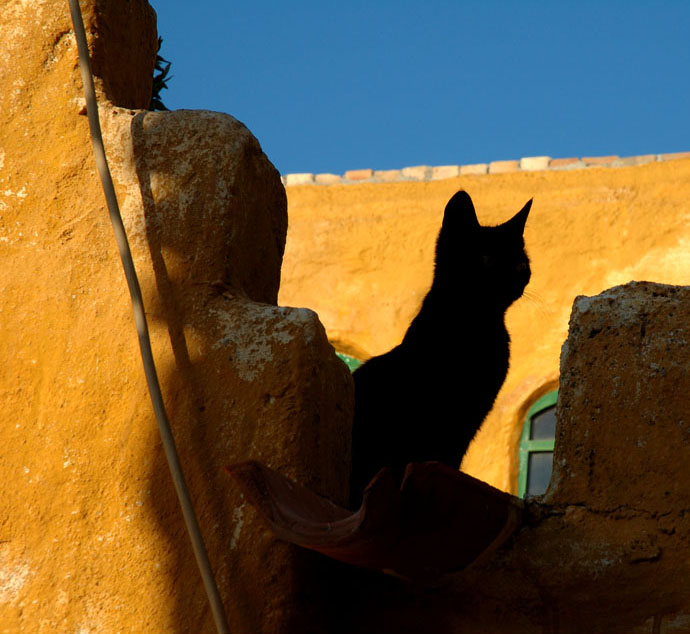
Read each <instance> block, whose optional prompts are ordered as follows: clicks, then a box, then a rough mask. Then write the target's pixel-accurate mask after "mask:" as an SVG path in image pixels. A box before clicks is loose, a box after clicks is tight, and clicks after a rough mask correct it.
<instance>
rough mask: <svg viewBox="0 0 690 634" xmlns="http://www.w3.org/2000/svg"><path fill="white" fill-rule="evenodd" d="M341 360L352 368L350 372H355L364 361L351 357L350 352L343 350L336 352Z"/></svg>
mask: <svg viewBox="0 0 690 634" xmlns="http://www.w3.org/2000/svg"><path fill="white" fill-rule="evenodd" d="M335 354H336V355H337V356H338V358H339V359H340V360H341V361H344V362H345V365H346V366H347V367H348V368H350V372H354V371H355V370H356V369H357V368H358V367H359V366H360V365H362V362H361V361H360V360H359V359H355V358H354V357H351V356H350V355H349V354H343V353H342V352H336V353H335Z"/></svg>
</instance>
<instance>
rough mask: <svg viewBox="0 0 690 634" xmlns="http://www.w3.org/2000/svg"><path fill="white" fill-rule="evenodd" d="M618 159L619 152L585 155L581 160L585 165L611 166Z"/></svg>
mask: <svg viewBox="0 0 690 634" xmlns="http://www.w3.org/2000/svg"><path fill="white" fill-rule="evenodd" d="M617 159H618V155H617V154H611V155H609V156H583V157H582V158H581V159H580V160H581V161H582V163H583V164H584V165H585V166H602V167H609V166H611V165H612V164H613V163H614V161H616V160H617Z"/></svg>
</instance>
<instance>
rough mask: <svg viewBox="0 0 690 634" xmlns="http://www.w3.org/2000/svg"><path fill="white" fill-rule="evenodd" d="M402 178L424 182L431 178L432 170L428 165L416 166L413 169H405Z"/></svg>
mask: <svg viewBox="0 0 690 634" xmlns="http://www.w3.org/2000/svg"><path fill="white" fill-rule="evenodd" d="M400 171H401V172H402V177H403V178H409V179H410V180H414V181H424V180H427V179H428V178H429V175H430V174H431V168H430V167H429V166H428V165H415V166H413V167H403V168H402V170H400Z"/></svg>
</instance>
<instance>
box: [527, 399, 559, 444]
mask: <svg viewBox="0 0 690 634" xmlns="http://www.w3.org/2000/svg"><path fill="white" fill-rule="evenodd" d="M555 437H556V406H555V405H552V406H551V407H548V408H547V409H543V410H542V411H541V412H539V413H538V414H535V415H534V416H532V426H531V428H530V430H529V439H530V440H553V439H554V438H555Z"/></svg>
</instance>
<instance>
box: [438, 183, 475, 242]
mask: <svg viewBox="0 0 690 634" xmlns="http://www.w3.org/2000/svg"><path fill="white" fill-rule="evenodd" d="M478 227H479V220H477V214H476V212H475V211H474V205H473V204H472V199H471V198H470V195H469V194H468V193H467V192H466V191H464V190H462V189H461V190H460V191H459V192H457V193H456V194H455V195H454V196H453V197H452V198H451V199H450V200H449V201H448V204H447V205H446V210H445V212H444V213H443V226H442V229H446V230H451V231H453V232H455V231H458V230H460V231H470V230H473V229H477V228H478Z"/></svg>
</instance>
